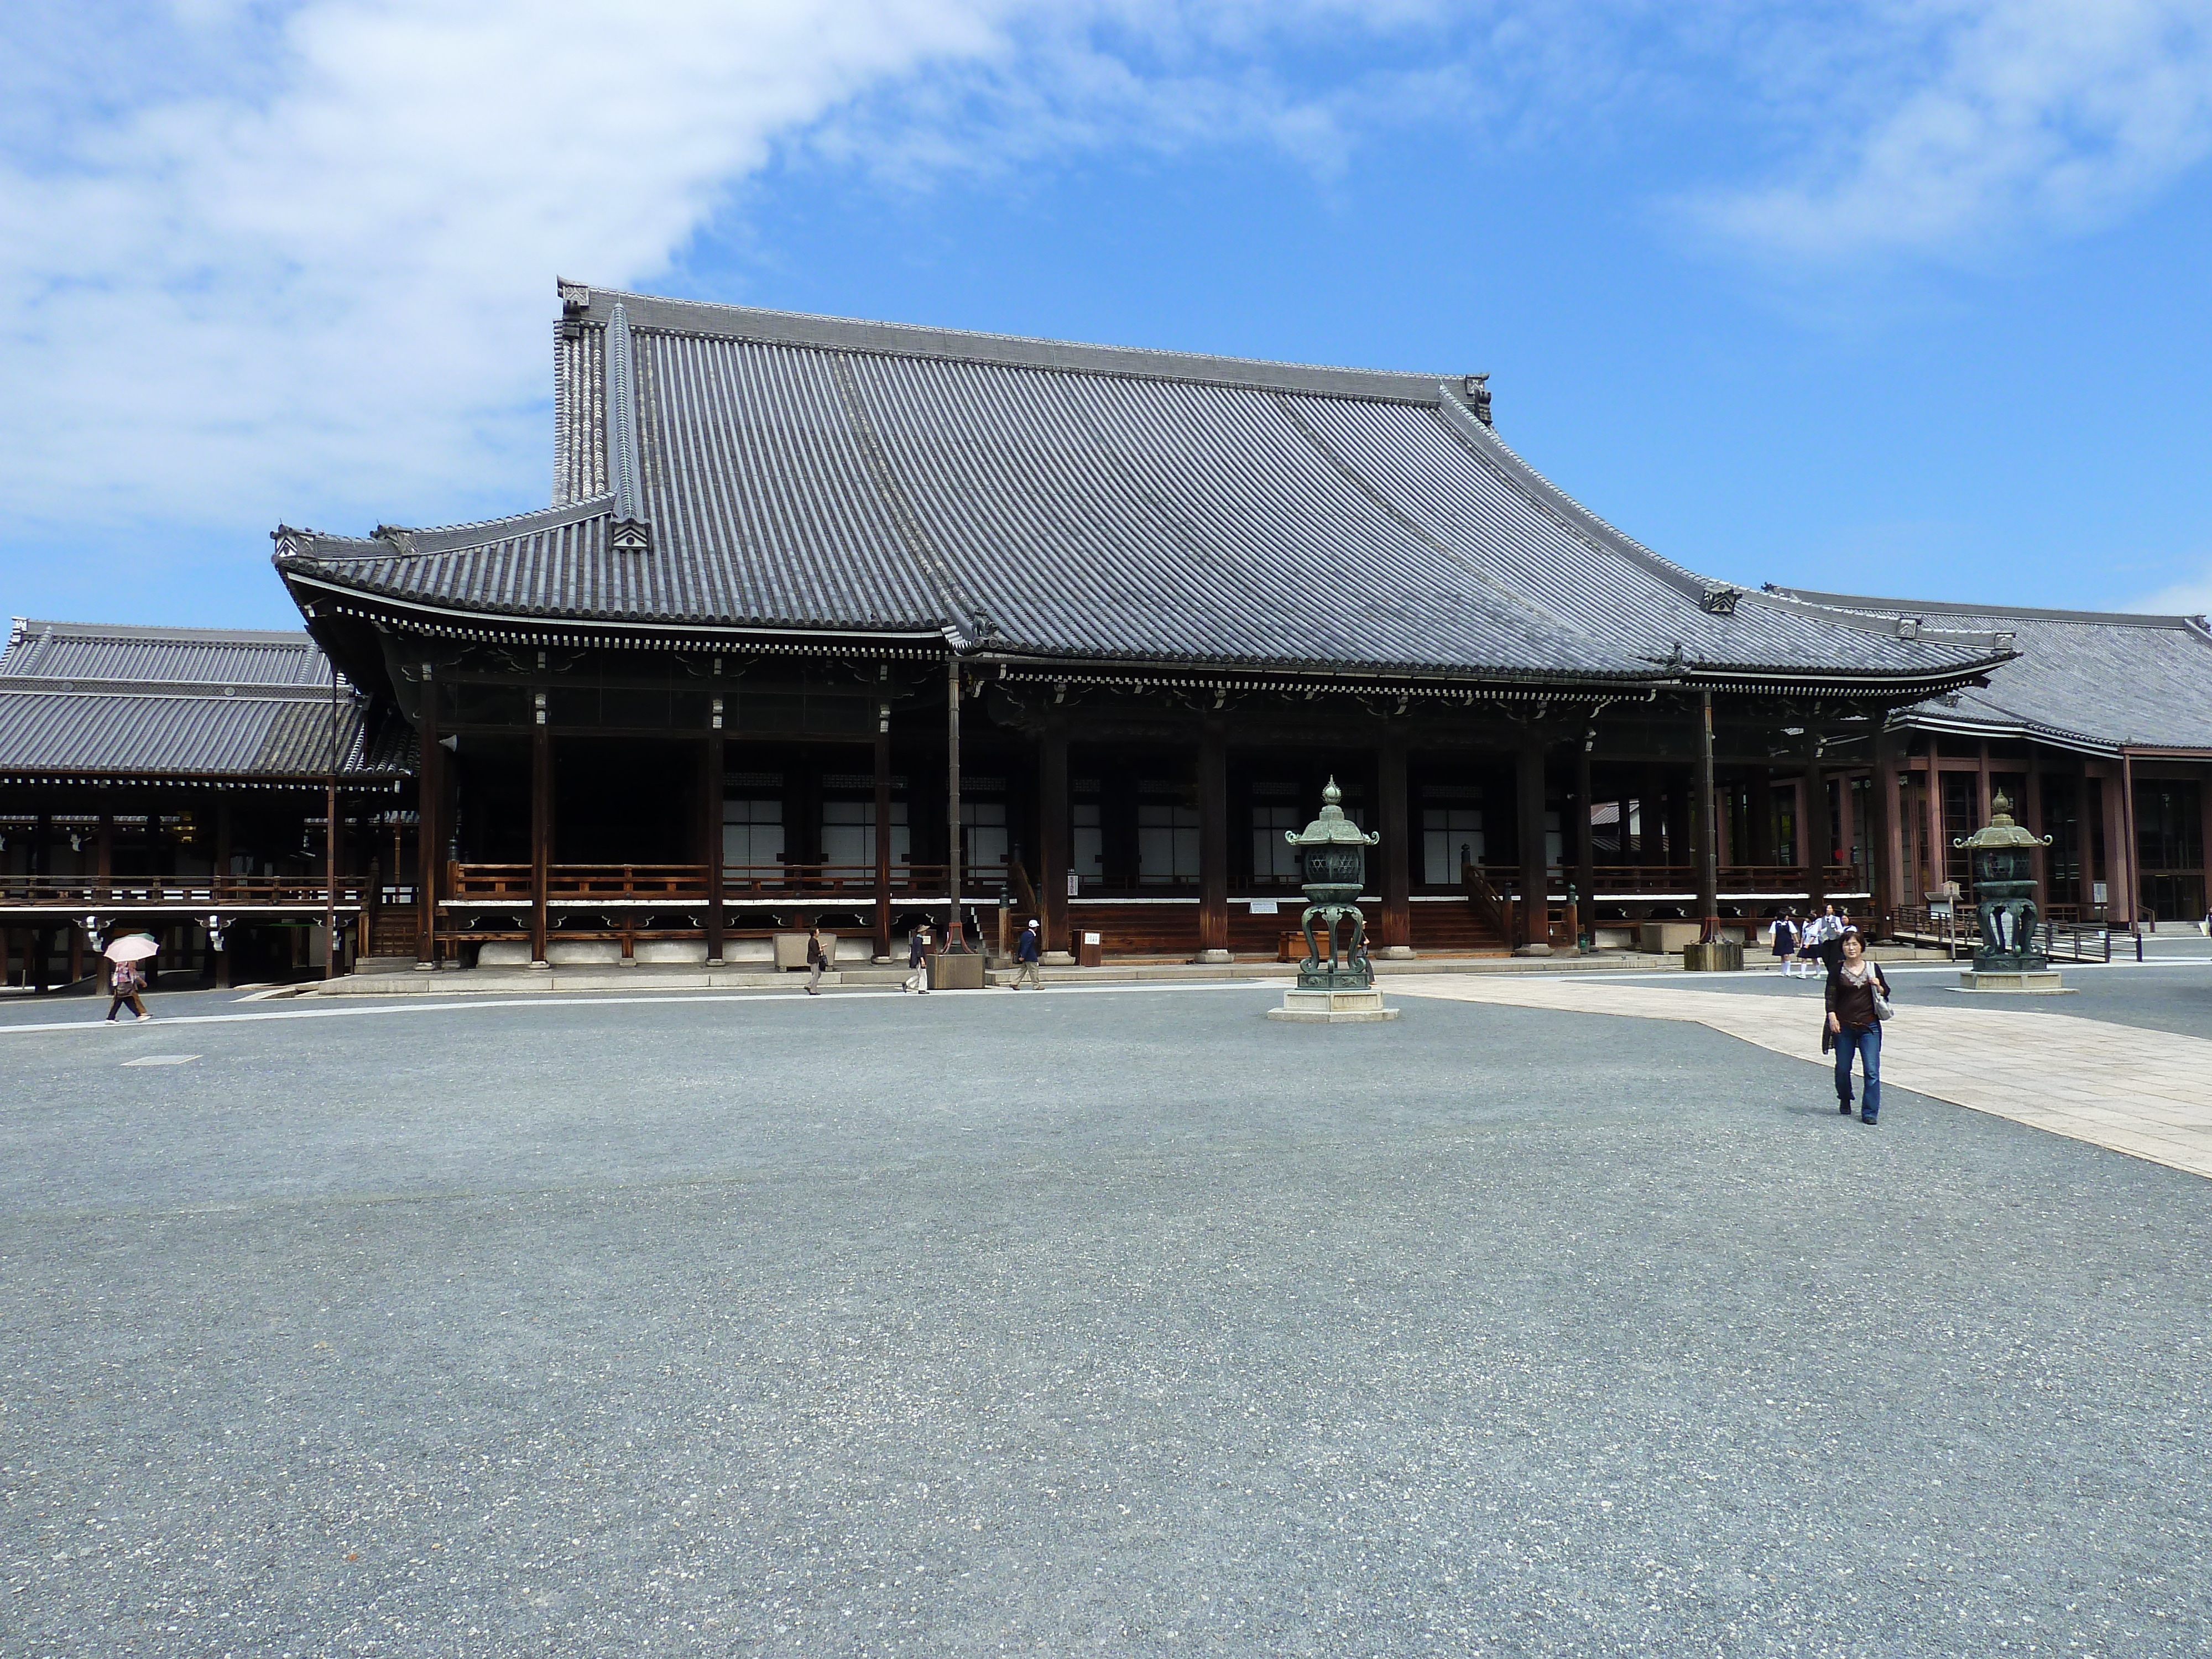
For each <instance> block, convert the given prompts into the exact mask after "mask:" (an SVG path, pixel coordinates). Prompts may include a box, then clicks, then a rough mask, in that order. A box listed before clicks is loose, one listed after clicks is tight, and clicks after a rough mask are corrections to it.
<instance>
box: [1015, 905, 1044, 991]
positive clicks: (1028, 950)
mask: <svg viewBox="0 0 2212 1659" xmlns="http://www.w3.org/2000/svg"><path fill="white" fill-rule="evenodd" d="M1014 960H1015V961H1017V962H1018V963H1021V966H1020V967H1019V968H1018V969H1015V970H1014V984H1013V988H1014V989H1015V990H1017V991H1018V990H1020V989H1021V988H1022V987H1023V986H1024V985H1026V986H1028V987H1030V989H1031V990H1032V991H1042V990H1043V989H1044V978H1043V976H1042V975H1041V974H1039V973H1038V972H1037V925H1036V917H1035V916H1031V917H1030V925H1029V926H1028V927H1024V928H1023V929H1022V938H1021V943H1019V944H1018V945H1015V946H1014Z"/></svg>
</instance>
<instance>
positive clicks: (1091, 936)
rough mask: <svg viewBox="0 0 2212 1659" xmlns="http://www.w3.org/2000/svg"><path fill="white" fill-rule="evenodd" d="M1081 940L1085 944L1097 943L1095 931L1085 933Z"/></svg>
mask: <svg viewBox="0 0 2212 1659" xmlns="http://www.w3.org/2000/svg"><path fill="white" fill-rule="evenodd" d="M1083 942H1084V943H1085V945H1096V944H1097V943H1098V935H1097V934H1096V933H1085V935H1084V936H1083Z"/></svg>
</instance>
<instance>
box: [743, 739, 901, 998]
mask: <svg viewBox="0 0 2212 1659" xmlns="http://www.w3.org/2000/svg"><path fill="white" fill-rule="evenodd" d="M874 760H875V779H874V782H875V788H876V835H875V842H876V848H875V850H876V949H875V954H876V955H877V956H878V957H888V956H889V955H890V953H891V706H890V704H889V703H887V702H884V703H878V704H877V705H876V747H875V754H874ZM715 937H716V939H717V940H718V941H719V939H720V933H717V934H716V935H715ZM720 954H721V952H720V951H716V952H715V955H717V956H720Z"/></svg>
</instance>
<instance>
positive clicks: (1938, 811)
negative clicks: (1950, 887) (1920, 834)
mask: <svg viewBox="0 0 2212 1659" xmlns="http://www.w3.org/2000/svg"><path fill="white" fill-rule="evenodd" d="M1923 781H1924V783H1927V790H1924V792H1923V799H1920V825H1923V829H1924V834H1927V842H1929V845H1927V854H1929V856H1927V867H1924V872H1923V880H1924V883H1927V887H1924V890H1923V891H1920V894H1916V896H1913V900H1911V902H1916V905H1923V902H1927V894H1931V891H1936V890H1938V887H1942V883H1944V852H1942V772H1938V769H1936V738H1929V757H1927V769H1924V772H1923Z"/></svg>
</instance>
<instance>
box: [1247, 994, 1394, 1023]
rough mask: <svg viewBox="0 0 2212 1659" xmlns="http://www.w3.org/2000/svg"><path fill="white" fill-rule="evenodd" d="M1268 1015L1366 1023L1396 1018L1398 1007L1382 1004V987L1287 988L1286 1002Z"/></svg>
mask: <svg viewBox="0 0 2212 1659" xmlns="http://www.w3.org/2000/svg"><path fill="white" fill-rule="evenodd" d="M1267 1018H1269V1019H1294V1020H1298V1021H1301V1022H1303V1023H1304V1024H1311V1025H1363V1024H1373V1023H1374V1022H1375V1021H1376V1020H1382V1019H1395V1018H1398V1011H1397V1010H1396V1009H1395V1008H1385V1007H1384V1006H1383V994H1382V993H1381V992H1380V991H1285V992H1284V993H1283V1006H1281V1007H1279V1008H1270V1009H1268V1010H1267Z"/></svg>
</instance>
